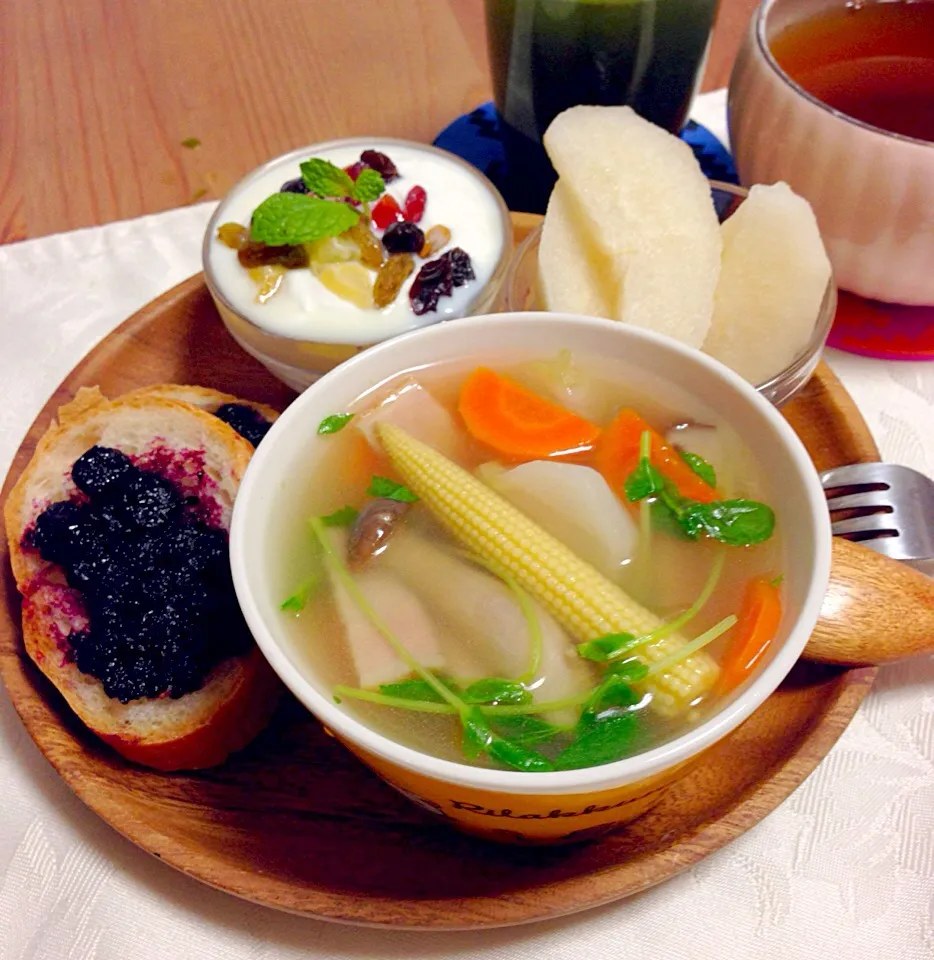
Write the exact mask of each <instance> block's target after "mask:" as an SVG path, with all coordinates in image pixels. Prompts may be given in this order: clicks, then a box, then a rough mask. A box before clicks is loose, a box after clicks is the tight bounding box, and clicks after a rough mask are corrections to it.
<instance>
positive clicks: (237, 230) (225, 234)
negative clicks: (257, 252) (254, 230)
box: [217, 222, 250, 250]
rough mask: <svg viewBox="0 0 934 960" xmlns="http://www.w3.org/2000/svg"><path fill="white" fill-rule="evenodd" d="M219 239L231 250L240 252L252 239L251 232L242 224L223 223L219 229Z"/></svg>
mask: <svg viewBox="0 0 934 960" xmlns="http://www.w3.org/2000/svg"><path fill="white" fill-rule="evenodd" d="M217 239H218V240H220V242H221V243H223V244H224V245H225V246H227V247H230V249H231V250H239V249H240V248H241V247H244V246H245V245H246V243H247V241H248V240H249V239H250V230H249V227H245V226H243V224H241V223H233V222H230V223H222V224H221V225H220V226H219V227H218V228H217Z"/></svg>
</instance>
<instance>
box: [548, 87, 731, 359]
mask: <svg viewBox="0 0 934 960" xmlns="http://www.w3.org/2000/svg"><path fill="white" fill-rule="evenodd" d="M544 142H545V148H546V150H547V151H548V155H549V157H550V158H551V161H552V163H553V164H554V167H555V169H556V170H557V172H558V176H559V177H560V181H559V182H560V184H562V185H563V189H564V190H566V191H567V192H568V194H569V202H568V203H567V204H565V203H564V201H563V200H559V204H561V205H563V206H559V210H560V211H561V217H560V218H559V219H558V220H557V222H556V224H555V225H554V226H556V227H557V229H558V231H559V238H558V239H556V238H555V237H554V236H553V237H552V241H551V242H552V245H553V247H560V248H562V249H567V248H569V247H570V246H571V245H572V244H573V243H574V242H575V241H574V239H573V237H572V235H571V233H572V230H571V226H570V225H571V223H573V231H576V234H575V236H581V235H585V236H587V237H590V238H592V247H595V248H597V249H598V250H599V251H601V253H602V255H603V256H604V257H605V258H608V260H609V261H610V262H611V264H612V266H611V268H610V269H611V273H612V276H611V277H608V276H606V275H605V274H604V271H603V270H602V269H601V270H598V275H599V277H600V278H601V279H600V280H599V282H598V283H596V284H592V285H593V287H594V290H593V291H592V292H591V296H592V297H594V298H595V299H594V301H593V302H599V297H602V296H607V295H610V296H612V298H613V302H612V303H610V310H611V313H610V315H611V316H612V317H613V318H614V319H616V320H622V321H623V322H625V323H631V324H633V325H635V326H638V327H644V328H646V329H649V330H654V331H656V332H658V333H664V334H668V335H669V336H672V337H674V338H675V339H677V340H680V341H681V342H682V343H686V344H688V345H689V346H693V347H699V346H700V345H701V344H702V343H703V342H704V338H705V337H706V336H707V332H708V330H709V328H710V322H711V317H712V315H713V298H714V290H715V289H716V286H717V278H718V276H719V273H720V249H721V241H720V230H719V226H718V222H717V215H716V212H715V211H714V207H713V201H712V199H711V196H710V187H709V185H708V182H707V178H706V177H705V176H704V174H703V173H702V172H701V169H700V167H699V165H698V163H697V161H696V160H695V159H694V155H693V154H692V153H691V149H690V147H688V146H687V144H685V143H684V142H683V141H681V140H679V139H678V138H677V137H675V136H673V135H672V134H670V133H668V132H667V131H665V130H662V129H661V128H660V127H656V126H655V125H654V124H651V123H649V122H648V121H647V120H643V119H642V118H641V117H639V116H638V115H637V114H636V113H635V112H633V111H632V110H631V109H630V108H629V107H590V106H578V107H571V108H570V109H569V110H565V111H564V112H563V113H560V114H559V115H558V116H557V117H555V119H554V120H553V121H552V122H551V125H550V126H549V127H548V130H547V131H546V132H545V136H544ZM565 215H566V216H565ZM563 221H567V222H563ZM562 231H564V236H562V235H561V232H562ZM543 241H544V234H543ZM579 249H580V250H581V253H582V255H583V256H585V257H586V256H587V249H588V248H586V247H584V248H579ZM558 260H559V258H557V257H555V258H553V259H551V258H549V260H548V262H547V265H546V264H543V265H542V277H543V284H547V288H546V290H547V294H546V306H547V307H548V308H549V309H556V306H555V303H556V302H557V299H556V298H558V297H559V291H561V293H560V296H568V297H574V296H578V297H579V296H581V295H580V294H574V292H573V291H574V290H575V289H576V287H577V286H579V284H580V280H579V279H577V278H575V277H574V276H572V274H574V273H576V274H578V275H579V274H580V272H581V271H580V264H579V260H575V259H573V258H565V260H564V262H563V263H559V262H558ZM546 274H547V279H545V277H546ZM585 282H586V283H587V284H591V283H592V281H591V280H590V279H588V280H587V281H585Z"/></svg>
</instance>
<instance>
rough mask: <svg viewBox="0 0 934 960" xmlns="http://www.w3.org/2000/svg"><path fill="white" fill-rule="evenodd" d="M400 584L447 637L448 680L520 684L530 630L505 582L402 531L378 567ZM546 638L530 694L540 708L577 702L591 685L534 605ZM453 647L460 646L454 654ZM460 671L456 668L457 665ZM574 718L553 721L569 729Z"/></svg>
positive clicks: (586, 670)
mask: <svg viewBox="0 0 934 960" xmlns="http://www.w3.org/2000/svg"><path fill="white" fill-rule="evenodd" d="M376 562H377V563H378V564H379V566H380V569H389V570H391V571H392V573H393V574H395V575H396V576H398V577H399V578H400V579H402V580H403V581H404V582H405V583H406V584H407V585H408V586H409V587H410V588H411V589H412V590H414V591H417V592H418V595H419V597H420V598H421V599H422V601H424V603H425V604H426V605H427V606H428V608H429V609H430V610H431V611H432V612H433V613H434V614H435V615H436V616H437V618H438V621H439V622H440V623H443V624H445V625H446V626H447V627H448V628H449V629H450V630H451V633H450V635H445V636H443V637H442V643H443V645H444V652H445V655H446V658H447V660H448V662H449V664H450V666H451V673H452V674H454V676H455V677H457V679H459V680H462V681H471V680H479V679H480V678H481V677H488V676H500V677H517V676H520V675H522V674H523V673H525V671H526V670H527V669H528V666H529V663H530V656H531V646H530V633H529V626H528V622H527V621H526V618H525V615H524V614H523V612H522V610H521V609H520V607H519V604H518V603H517V601H516V598H515V597H514V596H513V593H512V591H511V590H510V589H509V588H508V587H507V586H506V585H505V584H504V583H502V581H500V580H498V579H496V578H495V577H493V576H492V575H490V574H488V573H486V572H484V571H483V570H481V569H480V568H479V567H477V566H476V565H474V564H473V563H470V562H469V561H467V560H461V559H459V558H458V557H456V556H454V555H452V554H451V553H449V552H448V551H446V550H444V549H442V548H441V547H438V546H436V545H434V544H433V543H431V542H429V541H428V540H426V539H424V538H423V537H420V536H418V535H416V534H413V533H411V532H410V531H400V532H399V534H397V535H396V537H395V538H394V539H393V541H392V544H391V545H390V547H389V549H387V550H386V552H385V553H384V554H383V555H382V556H381V557H380V558H379V560H378V561H376ZM532 605H533V608H534V610H535V613H536V616H537V619H538V623H539V626H540V628H541V632H542V657H541V664H540V666H539V669H538V672H537V673H536V675H535V678H534V679H533V680H532V681H530V683H529V686H530V687H531V688H532V689H533V695H534V697H535V699H536V700H537V701H540V702H543V701H546V700H557V699H561V698H563V697H568V696H576V695H578V694H583V693H585V692H586V691H587V690H589V689H590V688H591V687H592V686H593V684H594V677H593V674H592V672H591V668H590V666H589V665H588V664H587V663H586V662H585V661H584V660H582V659H581V658H580V657H579V656H578V655H577V651H576V650H575V649H574V646H573V645H572V644H571V642H570V640H569V639H568V636H567V634H566V633H565V632H564V631H563V630H562V629H561V627H559V626H558V624H557V623H556V622H555V621H554V620H553V619H552V618H551V617H550V616H549V615H548V614H547V613H546V612H545V611H544V610H543V609H542V608H541V607H540V606H539V605H538V604H537V603H535V601H532ZM453 644H460V645H461V649H460V650H459V651H457V652H455V651H454V650H453V649H452V645H453ZM458 661H459V663H458V666H457V667H456V668H455V663H457V662H458ZM569 717H570V719H571V720H573V717H572V716H570V715H569V714H563V713H562V714H561V715H559V716H556V717H554V718H551V719H555V720H556V721H558V722H564V721H565V720H567V719H568V718H569Z"/></svg>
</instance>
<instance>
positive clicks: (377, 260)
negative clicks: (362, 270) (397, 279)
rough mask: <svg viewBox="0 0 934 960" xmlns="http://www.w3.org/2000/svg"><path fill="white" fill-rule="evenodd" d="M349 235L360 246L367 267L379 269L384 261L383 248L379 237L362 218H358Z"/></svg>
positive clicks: (362, 258) (361, 257)
mask: <svg viewBox="0 0 934 960" xmlns="http://www.w3.org/2000/svg"><path fill="white" fill-rule="evenodd" d="M347 235H348V236H349V237H350V238H351V239H352V240H353V241H354V243H356V245H357V246H358V247H359V248H360V260H361V262H362V263H363V265H364V266H365V267H369V268H370V269H371V270H379V268H380V267H381V266H382V263H383V248H382V246H381V245H380V242H379V239H378V238H377V237H376V235H375V234H374V233H373V231H372V230H370V228H369V227H368V226H367V225H366V223H364V221H363V220H362V219H360V220H358V221H357V222H356V223H355V224H354V225H353V226H352V227H351V228H350V229H349V230H348V231H347Z"/></svg>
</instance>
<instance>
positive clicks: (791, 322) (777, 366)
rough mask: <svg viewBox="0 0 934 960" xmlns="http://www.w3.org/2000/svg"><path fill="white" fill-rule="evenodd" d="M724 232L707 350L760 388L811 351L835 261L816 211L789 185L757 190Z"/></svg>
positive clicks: (725, 224)
mask: <svg viewBox="0 0 934 960" xmlns="http://www.w3.org/2000/svg"><path fill="white" fill-rule="evenodd" d="M720 232H721V235H722V237H723V260H722V266H721V270H720V281H719V283H718V284H717V291H716V297H715V300H714V315H713V323H712V325H711V328H710V332H709V333H708V334H707V339H706V340H705V341H704V346H703V350H704V352H705V353H709V354H710V356H712V357H716V358H717V359H718V360H720V361H722V362H723V363H725V364H726V365H727V366H728V367H732V369H733V370H735V371H736V372H737V373H738V374H740V376H742V377H744V378H745V379H746V380H748V381H749V382H750V383H752V384H754V385H759V384H762V383H765V382H766V381H767V380H770V379H771V378H772V377H773V376H775V375H776V374H777V373H781V371H782V370H784V369H785V367H787V366H788V365H789V364H790V363H791V362H792V361H793V360H794V359H795V358H796V357H797V356H798V355H799V354H800V353H801V352H802V351H803V350H804V348H805V347H806V346H807V344H808V341H809V340H810V338H811V334H812V333H813V332H814V326H815V324H816V322H817V315H818V313H819V312H820V307H821V302H822V300H823V298H824V292H825V291H826V289H827V284H828V282H829V280H830V273H831V267H830V261H829V260H828V259H827V251H826V250H825V249H824V244H823V242H822V241H821V237H820V231H819V230H818V227H817V220H816V218H815V216H814V211H813V210H812V209H811V205H810V204H809V203H808V202H807V200H805V199H804V198H803V197H799V196H798V195H797V194H796V193H794V192H793V191H792V189H791V188H790V187H789V186H788V184H786V183H782V182H779V183H774V184H772V185H770V186H764V185H756V186H754V187H753V188H752V189H751V190H750V191H749V196H748V197H747V199H746V200H744V201H743V203H742V204H741V205H740V206H739V209H737V211H736V212H735V213H734V214H733V215H732V216H731V217H730V218H729V219H728V220H726V221H725V222H724V224H723V226H722V227H721V229H720Z"/></svg>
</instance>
